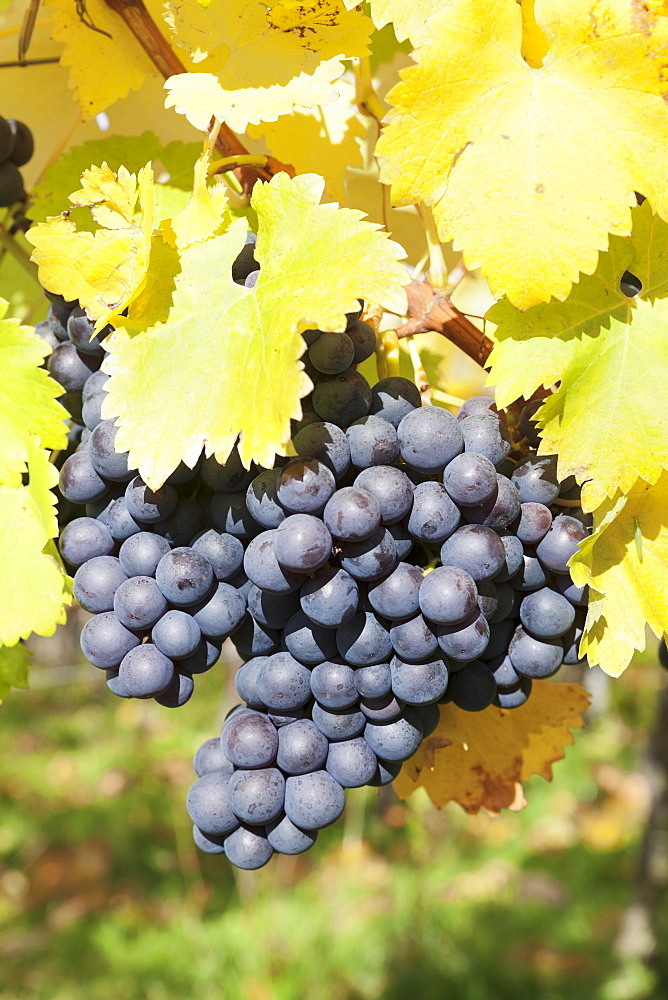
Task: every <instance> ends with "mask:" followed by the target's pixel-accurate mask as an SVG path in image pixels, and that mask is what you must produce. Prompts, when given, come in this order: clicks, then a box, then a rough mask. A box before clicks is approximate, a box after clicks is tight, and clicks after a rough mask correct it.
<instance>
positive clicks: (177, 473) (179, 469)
mask: <svg viewBox="0 0 668 1000" xmlns="http://www.w3.org/2000/svg"><path fill="white" fill-rule="evenodd" d="M201 464H202V462H201V456H200V458H199V459H198V460H197V461H196V462H195V465H194V466H193V467H192V468H190V466H189V465H186V463H185V462H179V464H178V465H177V466H176V468H175V469H174V471H173V472H171V473H170V474H169V475H168V476H167V479H166V480H165V481H166V482H167V483H169V485H170V486H184V485H185V484H186V483H191V482H192V481H193V479H194V478H195V477H196V476H198V475H199V470H200V465H201Z"/></svg>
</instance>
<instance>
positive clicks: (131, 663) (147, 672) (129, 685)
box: [118, 642, 199, 826]
mask: <svg viewBox="0 0 668 1000" xmlns="http://www.w3.org/2000/svg"><path fill="white" fill-rule="evenodd" d="M118 676H119V678H120V681H121V683H122V685H123V687H124V688H125V690H126V691H127V693H128V694H129V695H130V697H131V698H152V697H154V696H155V695H157V694H162V692H163V691H165V690H166V689H167V688H168V687H169V685H170V684H171V682H172V680H173V678H174V664H173V663H172V661H171V660H170V659H169V657H167V656H165V655H164V653H161V652H160V650H159V649H158V647H157V646H154V645H153V644H152V643H150V642H146V643H143V645H141V646H135V648H134V649H131V650H130V652H129V653H126V654H125V656H124V657H123V659H122V660H121V665H120V667H119V673H118ZM198 826H199V824H198Z"/></svg>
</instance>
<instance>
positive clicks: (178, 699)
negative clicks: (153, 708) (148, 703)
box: [155, 670, 195, 708]
mask: <svg viewBox="0 0 668 1000" xmlns="http://www.w3.org/2000/svg"><path fill="white" fill-rule="evenodd" d="M194 690H195V682H194V681H193V679H192V677H191V675H190V674H186V673H185V672H183V673H182V672H180V671H178V670H175V671H174V676H173V678H172V682H171V684H170V685H169V686H168V687H167V688H165V690H164V691H163V692H162V694H157V695H156V696H155V700H156V701H157V703H158V705H162V706H163V708H181V707H182V706H183V705H185V704H186V702H188V701H190V699H191V698H192V695H193V691H194Z"/></svg>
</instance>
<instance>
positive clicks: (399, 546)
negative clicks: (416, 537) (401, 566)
mask: <svg viewBox="0 0 668 1000" xmlns="http://www.w3.org/2000/svg"><path fill="white" fill-rule="evenodd" d="M387 530H388V531H389V533H390V534H391V535H392V538H393V539H394V545H395V547H396V550H397V559H402V560H403V559H407V558H408V556H409V555H410V553H411V552H412V551H413V544H414V543H413V539H412V538H411V536H410V534H409V533H408V530H407V529H406V527H405V525H404V523H403V522H402V523H401V524H390V525H388V528H387Z"/></svg>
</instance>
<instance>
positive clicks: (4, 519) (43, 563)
mask: <svg viewBox="0 0 668 1000" xmlns="http://www.w3.org/2000/svg"><path fill="white" fill-rule="evenodd" d="M57 482H58V472H57V470H56V468H55V467H54V466H53V465H52V464H51V463H50V462H49V456H48V454H47V452H46V451H44V450H42V449H41V448H39V446H38V439H37V438H32V439H30V440H29V442H28V484H27V485H26V486H18V487H15V488H12V487H9V486H0V643H3V644H4V645H6V646H13V645H15V644H16V643H17V642H18V640H19V639H26V638H27V637H28V636H29V635H30V633H31V632H37V633H38V635H52V634H53V633H54V632H55V629H56V626H57V625H58V624H60V623H61V622H64V621H65V605H66V604H67V603H69V601H70V584H69V580H68V577H67V575H66V574H65V572H64V570H63V567H62V563H61V562H60V559H59V558H58V556H57V552H56V550H55V546H54V544H53V542H52V539H53V538H55V536H56V535H57V533H58V522H57V518H56V511H55V503H56V498H55V495H54V494H53V492H52V490H53V487H54V486H55V485H56V483H57Z"/></svg>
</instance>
